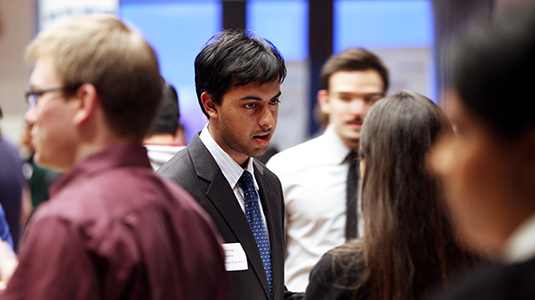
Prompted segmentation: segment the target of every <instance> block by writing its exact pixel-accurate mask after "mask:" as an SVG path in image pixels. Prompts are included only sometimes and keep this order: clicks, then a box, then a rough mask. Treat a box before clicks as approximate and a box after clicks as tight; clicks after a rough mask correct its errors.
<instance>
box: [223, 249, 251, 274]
mask: <svg viewBox="0 0 535 300" xmlns="http://www.w3.org/2000/svg"><path fill="white" fill-rule="evenodd" d="M222 246H223V250H225V256H226V257H225V269H226V270H227V271H244V270H247V268H248V267H247V256H246V255H245V251H243V248H242V246H241V244H240V243H226V244H223V245H222Z"/></svg>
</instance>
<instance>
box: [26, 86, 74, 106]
mask: <svg viewBox="0 0 535 300" xmlns="http://www.w3.org/2000/svg"><path fill="white" fill-rule="evenodd" d="M80 86H81V84H76V85H68V86H60V87H57V88H51V89H45V90H29V91H27V92H26V94H25V95H24V96H25V97H26V101H27V102H28V104H29V105H30V107H34V106H35V105H37V99H38V98H39V97H41V96H43V95H44V94H46V93H51V92H66V91H76V90H77V89H78V88H79V87H80Z"/></svg>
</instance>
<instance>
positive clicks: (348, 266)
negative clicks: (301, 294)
mask: <svg viewBox="0 0 535 300" xmlns="http://www.w3.org/2000/svg"><path fill="white" fill-rule="evenodd" d="M365 265H366V264H365V257H364V251H363V249H362V247H361V245H359V242H349V243H346V244H344V245H342V246H339V247H337V248H334V249H332V250H330V251H329V252H327V253H325V254H324V255H323V256H322V258H321V259H320V260H319V261H318V263H317V264H316V265H315V266H314V268H313V269H312V271H311V273H310V280H309V286H308V288H307V291H306V296H305V299H333V300H334V299H366V298H365V297H364V298H362V297H360V295H362V294H364V293H365V292H364V289H365V283H364V281H365ZM357 295H358V297H357V298H354V297H355V296H357Z"/></svg>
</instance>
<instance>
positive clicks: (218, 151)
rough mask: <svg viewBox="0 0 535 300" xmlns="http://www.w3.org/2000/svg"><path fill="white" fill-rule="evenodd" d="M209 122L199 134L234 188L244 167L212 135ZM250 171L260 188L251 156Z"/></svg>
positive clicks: (256, 186)
mask: <svg viewBox="0 0 535 300" xmlns="http://www.w3.org/2000/svg"><path fill="white" fill-rule="evenodd" d="M208 124H209V123H206V125H204V128H203V130H202V131H201V134H200V135H199V138H200V139H201V141H202V143H203V144H204V146H206V148H207V149H208V152H210V154H211V155H212V157H213V158H214V160H215V162H216V163H217V165H218V166H219V169H221V172H222V173H223V176H225V178H226V179H227V181H228V183H229V185H230V186H231V187H232V188H234V187H236V184H237V183H238V180H239V179H240V177H241V175H242V173H243V171H244V170H243V168H242V167H241V166H240V165H238V163H237V162H236V161H235V160H234V159H232V157H231V156H230V155H229V154H228V153H227V152H225V150H223V149H222V148H221V147H220V146H219V145H218V144H217V142H216V141H215V140H214V138H213V137H212V134H211V133H210V131H209V130H208ZM246 170H248V171H249V172H251V174H252V175H253V180H254V184H255V188H256V189H258V184H257V183H256V179H255V176H254V167H253V158H252V157H249V159H248V160H247V168H246Z"/></svg>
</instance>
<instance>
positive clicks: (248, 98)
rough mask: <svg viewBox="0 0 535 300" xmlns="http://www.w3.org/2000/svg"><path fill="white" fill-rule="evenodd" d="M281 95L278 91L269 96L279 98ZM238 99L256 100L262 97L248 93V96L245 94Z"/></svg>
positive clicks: (260, 99)
mask: <svg viewBox="0 0 535 300" xmlns="http://www.w3.org/2000/svg"><path fill="white" fill-rule="evenodd" d="M281 95H282V92H281V91H279V92H278V93H277V94H276V95H275V96H273V98H271V99H270V100H273V99H276V98H279V97H280V96H281ZM240 100H256V101H262V98H260V97H258V96H254V95H249V96H245V97H242V98H240Z"/></svg>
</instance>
